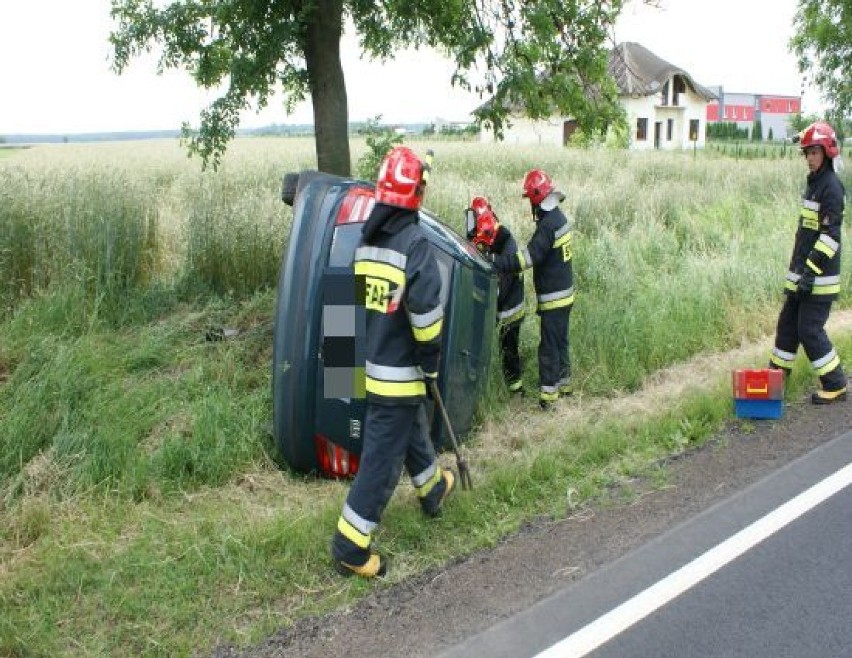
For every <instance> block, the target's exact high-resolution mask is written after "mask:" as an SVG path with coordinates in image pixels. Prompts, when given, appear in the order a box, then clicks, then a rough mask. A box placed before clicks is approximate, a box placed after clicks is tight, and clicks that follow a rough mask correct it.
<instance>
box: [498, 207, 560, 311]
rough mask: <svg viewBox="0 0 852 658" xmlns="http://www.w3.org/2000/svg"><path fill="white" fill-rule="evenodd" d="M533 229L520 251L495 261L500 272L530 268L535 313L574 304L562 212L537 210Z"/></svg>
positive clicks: (504, 255) (556, 209) (558, 210)
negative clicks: (534, 298)
mask: <svg viewBox="0 0 852 658" xmlns="http://www.w3.org/2000/svg"><path fill="white" fill-rule="evenodd" d="M535 213H536V228H535V232H534V233H533V236H532V238H531V239H530V241H529V244H527V246H526V247H524V248H523V249H520V250H518V251H517V252H516V253H514V254H502V255H500V256H496V257H495V258H494V267H495V268H496V269H497V270H498V271H500V272H522V271H523V270H525V269H527V268H529V267H532V268H533V285H534V286H535V293H536V301H537V311H538V313H543V312H545V311H552V310H554V309H557V308H564V307H567V306H571V304H573V303H574V275H573V271H572V268H571V226H570V224H568V220H567V219H566V217H565V215H564V214H563V213H562V211H561V210H560V209H559V208H558V207H557V208H554V209H553V210H542V209H541V208H536V211H535Z"/></svg>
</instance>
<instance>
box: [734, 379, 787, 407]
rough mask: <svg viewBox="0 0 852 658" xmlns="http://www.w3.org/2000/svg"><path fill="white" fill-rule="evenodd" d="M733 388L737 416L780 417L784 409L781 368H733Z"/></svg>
mask: <svg viewBox="0 0 852 658" xmlns="http://www.w3.org/2000/svg"><path fill="white" fill-rule="evenodd" d="M733 388H734V412H735V413H736V415H737V418H781V414H782V413H783V410H784V406H783V405H784V371H783V370H777V369H774V368H764V369H761V370H734V372H733Z"/></svg>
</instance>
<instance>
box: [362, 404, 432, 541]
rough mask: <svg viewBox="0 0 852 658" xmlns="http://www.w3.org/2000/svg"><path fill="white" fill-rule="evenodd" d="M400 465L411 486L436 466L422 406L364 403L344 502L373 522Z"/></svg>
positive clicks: (388, 495)
mask: <svg viewBox="0 0 852 658" xmlns="http://www.w3.org/2000/svg"><path fill="white" fill-rule="evenodd" d="M403 465H405V469H406V471H407V472H408V474H409V475H410V476H411V479H412V482H413V483H414V485H415V486H419V485H421V484H422V483H423V482H426V481H427V480H428V479H429V478H431V477H433V476H434V473H435V470H436V469H437V468H438V460H437V457H436V455H435V448H434V447H433V446H432V441H431V439H430V438H429V424H428V420H427V418H426V405H425V404H417V405H403V404H400V405H394V406H390V405H383V404H370V403H368V404H367V413H366V417H365V422H364V446H363V448H362V451H361V462H360V465H359V467H358V472H357V473H356V474H355V480H354V481H353V483H352V488H351V489H350V490H349V495H348V496H347V498H346V505H347V506H348V507H349V508H350V509H351V510H352V511H354V512H355V513H356V514H357V515H358V516H360V517H361V518H362V519H364V520H366V521H367V522H369V523H370V524H371V525H375V524H377V523H378V522H379V521H380V520H381V518H382V513H383V512H384V511H385V507H386V506H387V504H388V502H389V501H390V499H391V496H392V495H393V492H394V489H395V488H396V485H397V484H398V483H399V478H400V475H402V467H403Z"/></svg>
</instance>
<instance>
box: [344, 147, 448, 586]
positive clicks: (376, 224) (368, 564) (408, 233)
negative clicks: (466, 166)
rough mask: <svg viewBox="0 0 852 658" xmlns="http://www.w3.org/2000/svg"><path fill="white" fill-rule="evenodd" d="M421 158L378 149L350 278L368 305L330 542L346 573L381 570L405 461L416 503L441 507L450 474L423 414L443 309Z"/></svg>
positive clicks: (428, 510)
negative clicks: (348, 453) (349, 475)
mask: <svg viewBox="0 0 852 658" xmlns="http://www.w3.org/2000/svg"><path fill="white" fill-rule="evenodd" d="M428 174H429V163H428V161H424V160H421V159H420V158H419V157H417V155H415V153H414V152H413V151H412V150H411V149H409V148H407V147H404V146H397V147H395V148H393V149H391V151H390V152H389V153H388V154H387V155H386V156H385V159H384V161H383V162H382V165H381V169H380V170H379V175H378V180H377V182H376V193H375V205H374V207H373V209H372V211H371V213H370V216H369V218H368V219H367V222H366V223H365V225H364V231H363V235H362V238H361V243H360V245H359V246H358V248H357V250H356V251H355V277H356V280H357V281H358V282H359V284H360V285H363V293H364V294H363V298H364V305H365V308H366V338H367V340H366V343H367V345H366V349H367V362H366V395H367V410H366V416H365V420H364V432H363V437H364V444H363V448H362V452H361V462H360V466H359V469H358V473H357V475H356V476H355V480H354V481H353V483H352V486H351V488H350V490H349V494H348V496H347V498H346V503H345V504H344V506H343V511H342V513H341V515H340V517H339V519H338V521H337V530H336V532H335V533H334V537H333V539H332V542H331V554H332V558H333V560H334V564H335V567H336V569H337V570H338V571H339V572H340V573H343V574H345V575H350V574H353V573H354V574H357V575H359V576H363V577H367V578H371V577H376V576H384V575H385V573H386V571H387V561H386V559H385V558H384V557H383V556H381V555H379V554H378V553H377V552H376V551H375V550H374V549H373V541H372V535H373V530H374V529H375V527H376V525H377V524H378V523H379V521H380V520H381V517H382V513H383V512H384V510H385V507H386V506H387V504H388V501H389V500H390V498H391V495H392V494H393V491H394V489H395V487H396V484H397V483H398V482H399V478H400V475H401V472H402V468H403V466H405V469H406V471H407V472H408V474H409V476H410V477H411V482H412V484H413V485H414V488H415V491H416V494H417V497H418V499H419V501H420V506H421V509H422V510H423V512H424V513H425V514H426V515H427V516H430V517H434V516H437V515H438V514H439V513H440V510H441V506H442V504H443V502H444V499H445V498H446V497H447V495H448V494H449V493H450V492H451V491H452V490H453V487H454V484H455V478H454V476H453V473H452V471H449V470H445V469H442V468H441V467H440V466H439V464H438V459H437V457H436V455H435V449H434V447H433V445H432V442H431V440H430V438H429V433H428V422H427V418H426V411H425V401H426V398H427V391H428V384H429V382H431V381H434V380H437V378H438V361H439V356H440V347H441V331H442V327H443V319H444V309H443V306H442V305H441V277H440V273H439V271H438V265H437V261H436V259H435V255H434V254H433V253H432V250H431V247H430V246H429V243H428V241H427V239H426V236H425V235H424V234H423V232H422V230H421V228H420V226H419V224H418V219H419V214H418V210H419V209H420V205H421V203H422V201H423V193H424V191H425V187H426V181H427V179H428Z"/></svg>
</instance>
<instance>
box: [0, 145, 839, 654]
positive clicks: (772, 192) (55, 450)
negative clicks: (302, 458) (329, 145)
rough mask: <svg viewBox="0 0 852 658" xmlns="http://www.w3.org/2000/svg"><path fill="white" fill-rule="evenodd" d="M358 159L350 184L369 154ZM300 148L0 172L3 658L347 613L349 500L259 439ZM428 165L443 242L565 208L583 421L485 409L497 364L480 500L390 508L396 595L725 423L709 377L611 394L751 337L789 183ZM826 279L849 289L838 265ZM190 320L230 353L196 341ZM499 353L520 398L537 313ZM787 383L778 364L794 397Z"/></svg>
mask: <svg viewBox="0 0 852 658" xmlns="http://www.w3.org/2000/svg"><path fill="white" fill-rule="evenodd" d="M353 147H354V148H353V161H354V160H355V159H357V157H358V156H359V154H360V152H361V151H363V149H364V145H363V143H360V142H357V141H356V142H355V143H354V145H353ZM426 147H427V144H425V143H423V144H420V143H416V144H414V148H415V150H421V149H423V150H425V148H426ZM312 148H313V146H312V144H311V142H310V141H309V140H293V139H278V140H276V139H257V140H238V141H237V143H235V144H234V148H232V149H231V151H230V152H229V154H228V157H227V159H226V160H225V162H224V163H223V167H222V169H221V170H220V172H219V173H218V174H215V175H214V174H212V173H210V172H207V173H203V172H201V171H200V169H199V167H198V163H197V162H195V161H191V160H190V161H188V160H186V158H185V157H184V155H183V153H182V151H181V150H180V149H179V147H178V146H177V145H176V144H173V143H170V142H158V143H145V144H139V145H124V144H121V145H119V144H115V145H93V146H86V147H82V146H67V147H56V148H37V149H30V150H29V151H27V152H24V153H20V154H18V155H16V156H15V157H14V158H7V159H5V160H4V161H3V162H0V195H2V198H0V201H2V203H0V277H2V278H0V286H2V289H0V294H2V301H3V310H4V317H3V321H2V323H0V418H2V422H0V654H4V655H5V654H10V655H59V654H73V655H92V656H94V655H149V656H159V655H162V656H166V655H169V656H174V655H193V654H194V653H197V652H199V651H201V652H203V651H204V649H205V648H207V647H209V646H210V645H212V644H213V643H215V642H217V641H223V640H227V641H234V642H245V641H248V640H250V639H253V638H257V637H258V636H259V635H260V634H262V633H264V632H269V631H271V630H274V629H275V628H277V627H279V626H281V625H284V624H287V623H289V622H290V621H291V620H292V619H294V618H297V617H299V616H303V615H306V614H311V613H314V612H318V611H323V610H328V609H330V608H332V607H334V606H336V605H339V604H341V603H345V602H348V601H351V600H352V599H354V598H357V597H358V596H361V595H362V594H363V593H364V592H365V591H368V589H369V587H370V586H369V585H366V584H364V583H346V584H341V582H340V581H339V580H337V579H336V578H335V577H334V576H332V575H331V574H330V572H329V571H330V570H329V569H328V564H327V557H326V550H327V540H328V534H329V532H330V529H331V528H332V527H333V523H334V518H335V515H336V513H337V512H338V511H339V508H340V503H341V501H342V499H343V497H344V495H345V492H346V484H345V483H338V482H319V481H314V480H310V479H307V478H304V477H302V476H300V475H298V474H295V473H292V472H290V471H289V470H287V469H286V468H282V469H279V468H278V466H279V465H277V464H276V463H275V460H276V459H277V458H278V457H277V455H276V453H275V449H274V447H273V446H272V445H271V442H270V438H269V435H268V426H269V423H270V420H271V400H270V387H269V367H270V361H271V317H272V314H273V308H274V303H275V291H274V289H273V286H274V284H275V281H276V279H277V276H276V275H277V272H276V270H277V266H278V259H279V258H280V254H281V250H282V248H283V246H284V244H285V241H286V238H287V233H288V229H289V223H290V221H291V215H290V212H291V211H290V209H288V208H287V207H286V206H284V205H283V204H281V202H280V201H279V200H278V195H279V184H280V178H281V175H282V174H283V173H285V172H287V171H298V170H301V169H306V168H310V167H311V166H312V158H313V151H312ZM435 150H436V160H435V168H434V174H433V177H432V181H431V183H430V189H429V191H428V193H427V200H426V205H427V206H428V207H429V208H430V209H432V210H435V211H436V212H437V213H438V214H439V215H440V216H442V217H443V218H444V219H445V220H446V221H447V222H448V223H450V224H452V225H454V226H455V227H456V228H459V229H461V227H462V222H463V220H462V210H463V209H464V208H465V207H466V206H467V204H468V202H469V200H470V197H471V196H472V195H475V194H486V195H487V196H489V198H490V199H491V201H492V203H493V205H494V207H495V209H496V211H497V213H498V215H499V216H500V218H501V220H502V221H503V222H504V223H506V224H507V225H508V226H509V227H510V228H511V229H512V230H513V232H514V233H515V234H516V236H517V237H518V239H519V240H520V241H521V242H523V241H525V240H527V239H528V238H529V236H530V235H531V234H532V230H533V223H532V220H531V218H530V213H529V207H528V205H527V204H526V202H525V201H523V200H522V199H521V198H520V181H521V180H522V177H523V174H524V172H525V171H526V170H527V169H529V168H530V167H542V168H544V169H546V170H548V171H549V172H550V173H551V174H552V175H553V177H554V179H555V180H556V182H557V183H558V185H559V186H560V187H561V188H562V189H563V190H564V191H565V192H566V194H567V199H566V201H565V203H564V208H565V209H566V211H567V212H568V214H569V215H570V216H571V218H572V221H573V223H574V230H575V235H574V254H575V258H576V260H575V275H576V279H577V286H578V296H577V303H576V307H575V310H574V313H573V315H572V329H571V341H572V343H571V351H572V358H573V366H574V374H575V378H576V380H577V391H578V398H579V399H580V400H581V403H580V404H578V405H577V407H576V410H575V411H576V413H573V415H570V416H567V417H562V416H559V417H557V418H554V419H553V420H552V421H548V420H542V419H541V418H540V417H538V416H535V415H534V412H532V411H530V410H529V409H527V408H526V406H523V405H518V404H516V403H507V402H506V400H505V393H504V390H503V385H502V382H501V381H500V375H499V367H498V365H497V364H498V361H497V359H496V358H495V359H493V367H492V371H491V374H490V382H489V386H490V390H489V396H488V397H487V400H486V402H485V406H484V407H483V412H484V413H483V414H482V424H481V428H480V431H479V433H478V435H477V436H475V437H472V439H471V442H470V444H469V445H470V446H471V448H470V449H471V450H472V451H473V454H474V459H473V460H472V461H473V463H474V464H475V469H476V471H475V473H474V476H475V478H476V480H477V489H476V495H475V496H460V497H459V498H458V499H457V500H456V501H455V504H454V505H453V506H452V508H451V509H448V513H447V515H446V516H445V518H444V519H443V520H442V521H441V523H439V524H437V525H430V526H428V527H424V525H423V524H422V523H421V520H420V518H419V515H418V512H417V508H416V506H414V505H411V504H410V503H411V501H410V500H409V499H408V492H407V490H405V489H404V488H403V489H401V490H400V493H399V494H398V495H397V497H396V498H395V499H394V502H393V504H392V505H391V507H390V509H389V510H388V514H387V521H388V523H387V524H385V525H383V530H382V532H381V534H380V541H381V542H382V545H383V546H384V547H385V549H386V550H387V551H389V552H390V553H392V554H393V557H394V565H395V571H394V577H395V578H401V577H404V576H405V575H408V574H411V573H416V572H418V571H421V570H422V569H424V568H427V567H429V566H432V565H435V564H439V563H441V562H442V561H444V560H446V559H449V558H450V557H452V556H454V555H458V554H461V553H464V552H467V551H470V550H472V549H474V548H476V547H481V546H484V545H488V544H491V543H493V542H495V541H498V540H499V538H500V537H501V535H502V534H504V533H505V532H508V531H510V530H512V529H513V528H515V527H517V525H518V524H519V523H520V522H521V521H522V520H523V519H524V518H529V517H530V516H532V515H536V514H548V515H553V516H557V517H558V516H559V515H561V514H563V513H564V511H565V508H566V504H568V505H570V504H576V502H577V501H582V500H584V499H586V498H587V497H589V496H591V495H595V494H596V493H600V492H601V491H603V490H604V489H606V488H607V487H609V486H612V485H613V484H615V485H618V483H620V482H623V481H625V480H626V479H629V478H631V477H634V476H635V475H637V474H647V473H648V472H649V469H655V468H656V466H655V465H656V464H657V462H658V460H659V459H660V458H662V457H665V455H667V454H670V453H672V452H678V451H680V450H683V449H684V448H685V447H688V446H690V445H696V444H699V443H701V441H703V440H705V439H706V438H707V437H708V436H709V435H710V434H711V433H712V431H713V429H714V428H715V427H717V426H718V424H719V423H721V422H723V421H724V420H725V419H726V418H728V417H729V415H730V404H729V399H728V396H727V395H726V393H727V390H726V388H725V387H726V386H727V384H728V381H727V377H721V378H720V377H719V375H718V373H716V375H713V376H712V377H711V375H708V377H711V381H710V382H709V386H710V388H709V389H708V390H709V393H708V392H707V391H705V392H704V393H702V394H701V395H687V396H680V397H677V398H670V399H669V398H667V399H664V400H661V401H659V405H658V406H657V407H654V408H653V410H652V411H647V410H644V411H641V412H636V413H619V411H618V410H619V409H621V408H622V406H620V405H616V404H613V405H612V406H607V398H610V397H613V398H615V399H619V400H623V399H624V398H622V397H620V391H623V390H634V389H637V388H638V387H639V386H640V385H641V384H642V383H643V382H645V381H647V380H648V375H650V374H651V373H655V372H657V371H658V370H659V369H660V368H663V367H666V366H670V365H672V364H675V363H678V362H682V361H687V360H689V359H691V358H692V357H694V356H696V355H699V354H702V353H707V352H715V351H718V350H724V349H729V348H734V347H738V346H740V344H741V343H743V342H746V341H749V340H751V339H756V338H758V337H762V336H763V335H765V334H766V333H768V332H770V331H771V329H772V325H773V323H774V320H775V315H776V313H777V310H778V307H779V305H780V302H781V296H780V290H781V286H782V283H783V276H784V271H785V269H786V262H787V258H788V256H789V250H790V249H791V246H792V238H793V231H794V228H795V219H796V215H797V207H798V200H797V196H798V194H799V192H800V189H801V185H802V182H803V179H804V169H803V163H802V162H801V161H800V160H797V161H786V160H776V161H768V160H763V161H761V160H754V161H749V162H748V163H747V164H742V163H740V164H737V163H736V162H735V161H733V160H730V159H726V158H723V157H720V156H718V155H714V154H699V155H698V157H695V158H694V157H693V156H692V154H691V153H689V154H678V153H644V154H640V153H625V152H613V151H573V150H563V149H556V148H553V149H548V148H537V149H532V148H528V149H519V148H516V147H515V148H511V147H504V146H494V145H482V144H478V143H472V142H465V143H454V142H441V143H440V144H439V145H438V146H437V147H436V149H435ZM846 180H847V183H849V180H848V179H846ZM847 189H850V188H849V185H847ZM847 253H848V250H846V251H844V261H846V259H847V258H848V256H847V255H846V254H847ZM843 272H844V274H843V276H844V280H843V284H844V290H848V289H849V283H850V281H849V276H850V267H849V264H848V262H845V264H844V268H843ZM528 281H529V283H528V285H529V290H528V292H529V293H530V294H529V299H533V297H532V283H531V277H528ZM847 304H848V299H847V298H846V297H845V296H844V297H843V298H842V299H841V302H840V306H845V305H847ZM211 325H214V326H228V327H234V328H237V329H239V330H240V334H239V336H238V337H237V338H236V339H233V340H224V341H217V342H209V341H207V340H205V330H206V329H207V328H208V327H210V326H211ZM521 340H522V354H523V356H524V359H525V366H526V372H525V379H526V380H527V384H528V387H530V388H533V387H534V386H535V380H536V363H535V351H536V345H537V341H538V326H537V321H536V319H535V316H534V315H532V314H531V317H530V319H528V320H527V322H526V323H525V325H524V328H523V331H522V336H521ZM838 348H839V349H840V350H841V353H845V352H846V351H847V350H849V349H852V345H850V343H849V341H848V340H841V341H838ZM494 354H495V357H496V346H495V352H494ZM758 358H759V362H763V357H762V356H761V357H758ZM806 379H807V368H806V364H805V366H803V365H802V361H800V364H799V369H798V371H797V379H796V380H794V381H795V382H796V383H795V385H796V386H799V387H800V388H801V387H802V386H803V385H804V382H806ZM587 405H591V406H592V407H593V408H592V409H591V411H589V412H588V413H584V409H585V408H586V407H587ZM572 409H573V407H572ZM507 457H508V458H507ZM462 530H463V531H462ZM424 533H425V535H424ZM433 540H434V541H433ZM434 545H437V546H440V547H441V548H440V550H439V551H438V552H437V553H435V552H433V551H432V549H431V548H428V547H430V546H434Z"/></svg>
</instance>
